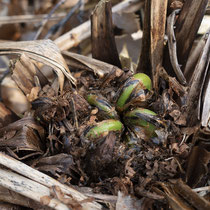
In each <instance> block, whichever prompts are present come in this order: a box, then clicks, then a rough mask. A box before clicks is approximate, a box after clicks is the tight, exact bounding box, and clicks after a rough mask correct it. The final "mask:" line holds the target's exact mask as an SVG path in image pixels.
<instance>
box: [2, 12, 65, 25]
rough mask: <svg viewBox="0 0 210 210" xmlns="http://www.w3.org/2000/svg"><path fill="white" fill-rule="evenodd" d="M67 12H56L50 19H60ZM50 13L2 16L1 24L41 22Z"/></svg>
mask: <svg viewBox="0 0 210 210" xmlns="http://www.w3.org/2000/svg"><path fill="white" fill-rule="evenodd" d="M65 16H66V13H59V14H54V15H52V16H51V17H49V18H48V19H49V21H52V20H60V19H61V18H64V17H65ZM47 17H48V15H47V14H46V15H14V16H1V19H0V25H4V24H14V23H39V22H40V21H42V20H43V19H46V18H47Z"/></svg>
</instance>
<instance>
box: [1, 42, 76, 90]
mask: <svg viewBox="0 0 210 210" xmlns="http://www.w3.org/2000/svg"><path fill="white" fill-rule="evenodd" d="M22 53H25V54H26V55H27V56H28V57H29V58H31V59H33V60H36V61H38V62H41V63H43V64H45V65H49V66H51V67H52V68H53V70H54V71H55V72H56V74H57V75H58V79H59V85H60V89H61V91H62V90H63V84H64V75H65V76H66V77H67V78H68V79H69V80H70V81H71V82H72V83H73V84H76V79H75V78H74V77H73V76H72V75H71V73H70V71H69V69H68V66H67V64H66V62H65V60H64V59H63V57H62V55H61V53H60V50H59V48H58V47H57V45H55V44H54V42H52V41H51V40H37V41H23V42H1V43H0V54H1V55H5V54H22Z"/></svg>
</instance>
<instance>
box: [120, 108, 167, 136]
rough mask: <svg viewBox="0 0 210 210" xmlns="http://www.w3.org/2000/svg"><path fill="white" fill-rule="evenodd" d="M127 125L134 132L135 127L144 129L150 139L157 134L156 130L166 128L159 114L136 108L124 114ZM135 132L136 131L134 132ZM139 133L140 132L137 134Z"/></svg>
mask: <svg viewBox="0 0 210 210" xmlns="http://www.w3.org/2000/svg"><path fill="white" fill-rule="evenodd" d="M124 121H125V124H126V125H127V126H128V127H129V128H131V129H132V131H134V129H133V128H134V127H135V126H137V128H138V127H139V129H140V128H143V129H144V133H145V134H147V135H148V136H149V137H151V136H153V135H154V134H155V130H156V129H158V128H160V127H164V123H163V122H162V121H161V120H160V119H159V118H158V116H157V114H156V113H155V112H153V111H151V110H149V109H143V108H136V109H134V110H132V111H129V112H126V113H125V114H124ZM134 132H135V131H134ZM135 133H138V132H135Z"/></svg>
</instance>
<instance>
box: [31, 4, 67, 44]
mask: <svg viewBox="0 0 210 210" xmlns="http://www.w3.org/2000/svg"><path fill="white" fill-rule="evenodd" d="M65 1H66V0H60V1H59V2H58V3H57V4H56V5H55V6H54V7H53V8H52V10H51V11H50V13H49V14H48V15H47V17H45V18H44V19H43V21H42V23H41V27H40V28H39V30H38V31H37V33H36V35H35V37H34V40H37V39H38V37H39V35H40V34H41V32H42V30H43V28H44V26H45V25H46V23H47V22H48V20H49V18H51V16H52V15H53V13H54V12H55V11H56V10H57V9H58V8H59V7H60V5H61V4H63V3H65Z"/></svg>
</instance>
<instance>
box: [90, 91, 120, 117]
mask: <svg viewBox="0 0 210 210" xmlns="http://www.w3.org/2000/svg"><path fill="white" fill-rule="evenodd" d="M87 101H88V103H89V104H90V105H92V106H95V107H97V108H98V110H99V112H100V114H101V115H102V117H103V118H104V119H118V115H117V112H116V111H115V107H113V106H112V105H111V104H109V102H108V101H107V100H105V99H104V98H102V97H99V96H97V95H94V94H89V95H88V96H87Z"/></svg>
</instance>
